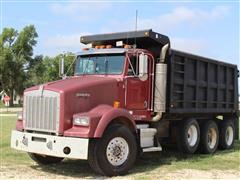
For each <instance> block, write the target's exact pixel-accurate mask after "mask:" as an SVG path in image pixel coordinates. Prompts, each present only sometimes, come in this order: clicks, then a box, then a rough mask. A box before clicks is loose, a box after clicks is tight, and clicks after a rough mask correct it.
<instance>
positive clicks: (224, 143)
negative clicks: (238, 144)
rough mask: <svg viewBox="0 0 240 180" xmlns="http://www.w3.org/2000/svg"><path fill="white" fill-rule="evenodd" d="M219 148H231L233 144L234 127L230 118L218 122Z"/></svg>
mask: <svg viewBox="0 0 240 180" xmlns="http://www.w3.org/2000/svg"><path fill="white" fill-rule="evenodd" d="M219 131H220V135H219V148H220V149H231V148H232V147H233V144H234V134H235V128H234V124H233V121H232V120H230V119H229V120H224V121H221V122H220V123H219Z"/></svg>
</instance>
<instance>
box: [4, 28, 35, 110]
mask: <svg viewBox="0 0 240 180" xmlns="http://www.w3.org/2000/svg"><path fill="white" fill-rule="evenodd" d="M37 37H38V34H37V32H36V30H35V27H34V26H33V25H29V26H26V27H24V28H23V30H22V31H21V32H19V33H18V31H17V30H15V29H13V28H4V29H3V32H2V34H0V47H1V48H0V49H1V50H0V72H1V76H0V82H1V83H0V84H1V88H3V89H4V90H5V91H6V92H7V94H9V95H10V96H11V100H10V105H13V95H14V92H16V94H22V92H23V90H24V89H25V87H26V85H27V84H26V82H27V81H26V80H27V73H26V72H27V67H28V64H29V63H30V61H31V60H32V56H33V47H34V46H35V45H36V43H37V41H36V38H37Z"/></svg>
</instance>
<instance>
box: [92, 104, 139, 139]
mask: <svg viewBox="0 0 240 180" xmlns="http://www.w3.org/2000/svg"><path fill="white" fill-rule="evenodd" d="M100 109H101V110H102V112H99V110H100ZM96 110H98V112H97V113H101V114H102V116H101V118H100V120H99V122H98V125H97V127H96V129H95V133H94V137H95V138H99V137H102V135H103V133H104V131H105V129H106V128H107V126H108V125H109V124H110V123H111V122H112V121H113V120H116V119H117V118H122V119H124V121H127V123H128V124H129V125H130V126H131V128H134V129H135V130H136V124H135V121H134V120H133V118H132V116H131V114H130V113H129V112H128V111H127V110H125V109H122V108H113V107H112V106H108V105H101V106H100V107H98V108H96V109H95V108H94V109H93V111H96ZM91 112H92V111H91Z"/></svg>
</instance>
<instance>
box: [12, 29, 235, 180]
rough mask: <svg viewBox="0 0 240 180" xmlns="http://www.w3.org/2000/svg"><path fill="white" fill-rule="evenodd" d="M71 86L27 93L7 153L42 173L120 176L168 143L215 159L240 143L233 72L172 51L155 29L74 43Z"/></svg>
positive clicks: (65, 83)
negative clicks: (63, 169) (21, 154)
mask: <svg viewBox="0 0 240 180" xmlns="http://www.w3.org/2000/svg"><path fill="white" fill-rule="evenodd" d="M80 41H81V42H82V43H83V44H86V45H87V48H84V49H83V50H82V51H81V52H79V53H77V54H76V60H75V73H74V76H72V77H66V78H64V79H62V80H58V81H54V82H49V83H46V84H43V85H39V86H35V87H31V88H29V89H26V90H25V91H24V103H23V104H24V105H23V113H22V115H19V117H18V119H17V123H16V129H15V130H13V131H12V137H11V147H12V148H15V149H18V150H22V151H26V152H28V154H29V155H30V157H31V158H32V159H33V160H35V161H36V162H37V163H39V164H43V165H45V164H51V163H59V162H61V161H62V160H63V159H64V158H73V159H83V160H88V162H89V164H90V166H91V167H92V169H93V170H94V171H96V172H97V173H99V174H102V175H106V176H114V175H122V174H125V173H127V172H128V170H129V169H130V168H131V167H132V166H133V164H134V162H135V160H136V157H137V154H138V153H142V152H152V151H161V150H162V146H163V144H164V143H166V142H170V143H176V144H177V147H178V148H179V150H181V151H182V152H184V153H194V152H195V151H196V150H197V149H198V150H200V151H201V152H202V153H214V152H215V151H216V150H217V149H218V148H219V149H230V148H232V147H233V144H234V139H236V138H238V134H239V133H238V122H239V121H238V109H239V108H238V69H237V66H236V65H232V64H229V63H225V62H221V61H217V60H213V59H209V58H206V57H201V56H196V55H193V54H189V53H185V52H180V51H176V50H173V49H171V46H170V40H169V38H168V37H167V36H165V35H162V34H159V33H156V32H154V31H152V30H143V31H131V32H123V33H113V34H99V35H91V36H83V37H81V38H80Z"/></svg>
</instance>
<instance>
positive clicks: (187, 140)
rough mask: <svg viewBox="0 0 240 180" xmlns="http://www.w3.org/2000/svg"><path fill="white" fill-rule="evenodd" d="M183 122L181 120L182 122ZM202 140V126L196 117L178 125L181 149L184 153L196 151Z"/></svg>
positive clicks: (178, 142) (179, 146)
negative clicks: (200, 126)
mask: <svg viewBox="0 0 240 180" xmlns="http://www.w3.org/2000/svg"><path fill="white" fill-rule="evenodd" d="M180 123H181V122H180ZM199 140H200V128H199V125H198V122H197V121H196V120H195V119H192V118H191V119H187V120H185V121H184V122H183V123H182V124H179V126H178V141H177V145H178V148H179V150H181V151H182V152H184V153H194V152H195V151H196V149H197V147H198V144H199Z"/></svg>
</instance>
